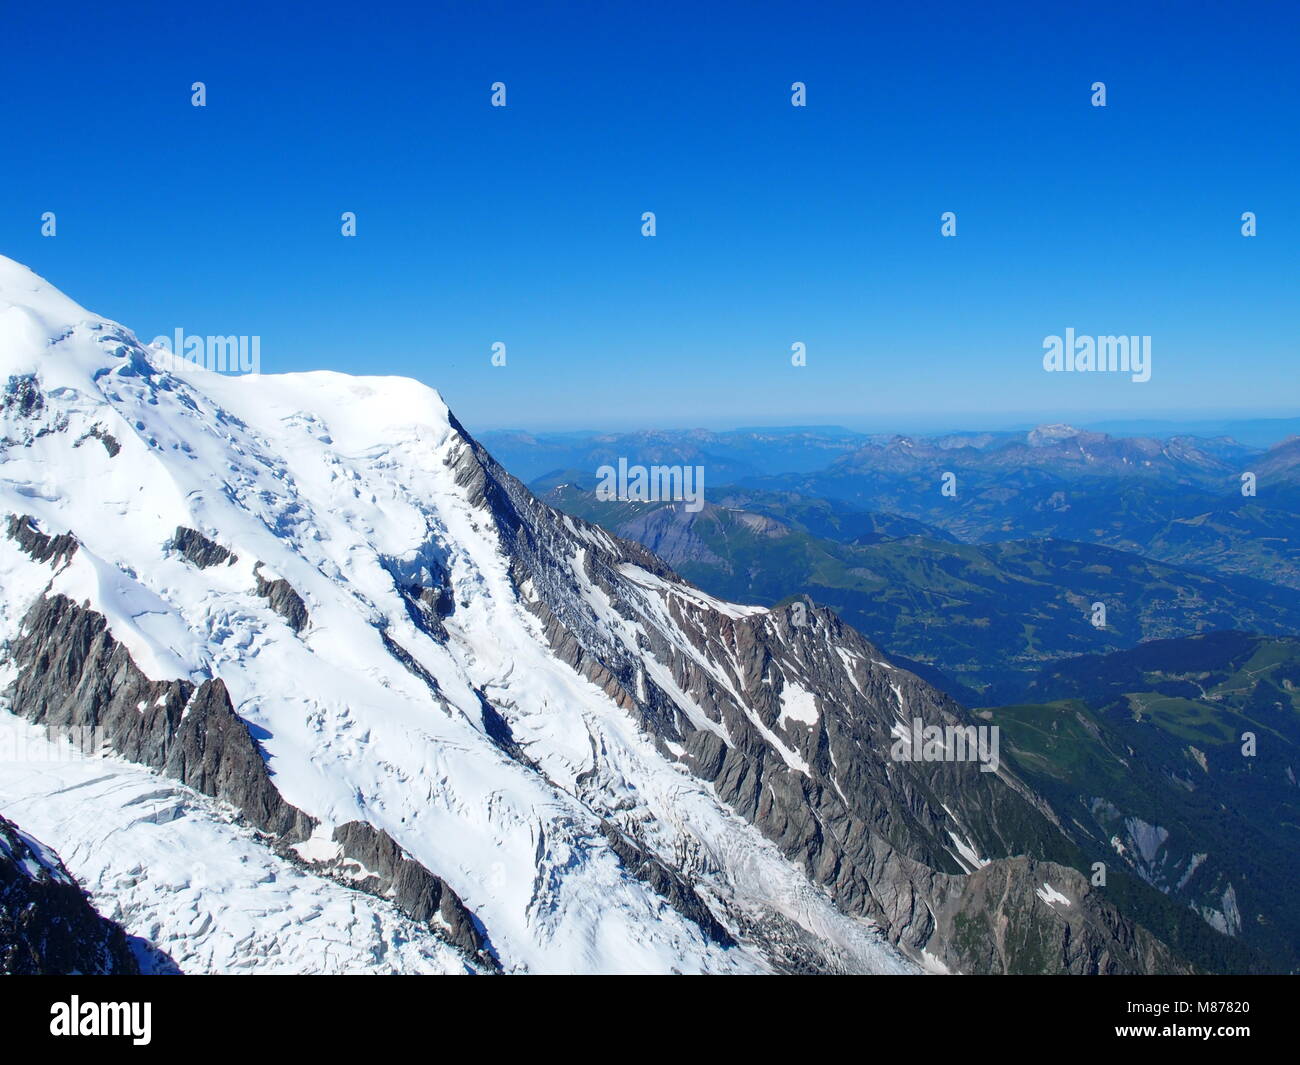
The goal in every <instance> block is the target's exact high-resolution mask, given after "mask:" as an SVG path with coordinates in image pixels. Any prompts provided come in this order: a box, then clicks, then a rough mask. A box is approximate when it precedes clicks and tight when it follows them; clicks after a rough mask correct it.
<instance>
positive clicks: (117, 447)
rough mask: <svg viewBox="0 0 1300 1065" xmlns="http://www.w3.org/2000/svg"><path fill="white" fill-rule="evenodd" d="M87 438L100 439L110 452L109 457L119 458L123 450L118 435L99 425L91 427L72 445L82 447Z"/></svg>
mask: <svg viewBox="0 0 1300 1065" xmlns="http://www.w3.org/2000/svg"><path fill="white" fill-rule="evenodd" d="M87 440H98V441H99V442H100V443H101V444H103V445H104V450H105V451H107V452H108V457H109V458H111V459H115V458H117V456H118V454H119V453H120V452H121V450H122V445H121V444H120V443H118V440H117V437H115V436H114V435H113V434H112V433H110V432H109V431H108V430H106V429H104V428H103V427H101V426H98V425H92V426H91V427H90V429H89V430H88V431H87V432H86V434H85V436H83V437H82V438H81V439H80V440H78V441H77V442H76V443H75V444H73V445H72V446H73V447H81V445H82V444H84V443H85V442H86V441H87Z"/></svg>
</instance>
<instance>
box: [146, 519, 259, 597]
mask: <svg viewBox="0 0 1300 1065" xmlns="http://www.w3.org/2000/svg"><path fill="white" fill-rule="evenodd" d="M166 549H167V550H168V551H179V552H180V553H181V554H182V555H184V556H185V557H186V558H187V559H189V561H190V562H191V563H192V564H193V565H195V566H197V567H198V568H199V569H207V568H208V567H209V566H224V565H228V564H231V565H233V564H234V563H236V562H238V561H239V556H237V555H232V554H231V553H230V551H229V550H227V549H226V548H224V547H222V546H221V545H220V544H218V543H214V542H213V541H212V540H209V539H208V538H207V537H206V536H204V535H203V534H202V533H201V532H199V531H198V530H197V529H187V528H186V527H185V526H183V525H178V526H176V535H175V536H173V537H172V538H171V539H170V540H169V541H168V542H167V546H166ZM259 594H261V593H259Z"/></svg>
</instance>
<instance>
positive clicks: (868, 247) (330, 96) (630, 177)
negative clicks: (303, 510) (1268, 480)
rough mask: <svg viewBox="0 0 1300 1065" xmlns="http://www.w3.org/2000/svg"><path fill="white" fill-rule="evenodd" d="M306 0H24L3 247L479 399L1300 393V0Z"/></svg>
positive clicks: (1155, 407)
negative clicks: (1076, 359)
mask: <svg viewBox="0 0 1300 1065" xmlns="http://www.w3.org/2000/svg"><path fill="white" fill-rule="evenodd" d="M276 6H277V5H272V4H266V3H260V4H249V5H188V4H186V5H178V4H169V5H165V6H164V5H157V6H153V5H132V4H127V5H114V6H113V8H112V9H111V10H110V9H108V7H107V5H98V4H97V5H93V6H92V5H84V6H82V5H59V4H54V5H51V6H47V7H41V8H39V9H38V6H37V5H20V6H12V5H11V6H9V7H7V8H6V11H5V13H4V20H5V22H4V25H5V36H6V40H5V42H4V48H3V53H4V62H3V64H0V93H2V94H3V99H4V101H5V108H6V114H7V115H8V117H9V120H10V121H9V125H8V129H7V131H6V134H5V136H4V138H3V148H2V149H0V152H2V153H3V165H2V166H0V252H3V253H4V254H7V255H10V256H12V257H13V258H16V259H19V260H20V261H23V262H25V263H27V264H28V265H30V266H31V267H32V268H33V269H35V270H36V271H37V272H38V273H41V274H43V275H44V276H46V277H48V278H49V279H50V280H51V281H52V282H54V283H55V284H56V285H58V286H59V287H60V288H63V289H64V290H65V291H67V292H68V293H69V294H70V295H72V296H73V297H74V298H76V299H77V300H79V301H80V302H82V303H84V304H86V305H87V306H89V307H92V308H93V309H95V310H96V311H98V312H100V313H103V314H106V315H108V316H110V317H113V318H116V319H118V320H120V321H122V322H124V323H125V324H127V325H128V326H130V327H131V328H133V329H135V331H136V332H137V333H138V334H139V335H141V336H142V337H143V338H145V339H149V338H151V337H153V336H154V335H156V334H160V333H171V332H172V331H173V330H175V329H176V328H177V327H181V328H184V329H186V330H187V331H188V332H190V333H199V334H207V333H221V334H229V333H235V334H257V335H260V336H261V337H262V359H263V368H264V369H265V370H269V371H280V370H297V369H308V368H331V369H337V370H343V371H346V372H350V373H382V374H390V373H397V374H408V375H411V376H414V377H417V378H419V379H421V380H423V381H426V382H428V383H430V384H432V385H435V386H436V387H438V388H440V389H441V390H442V392H443V394H444V395H445V397H446V398H447V400H448V402H449V403H450V404H451V405H452V407H453V409H455V410H456V411H457V412H458V413H459V414H460V415H461V417H462V419H463V420H464V421H465V422H466V423H467V424H468V425H469V426H470V427H471V428H473V429H485V428H491V427H503V426H526V427H538V428H542V427H552V426H566V427H605V426H632V425H660V426H675V425H684V424H700V425H710V426H717V427H723V426H730V425H738V424H757V423H762V422H785V423H812V422H836V423H840V424H850V425H859V426H865V427H886V426H891V425H896V426H897V427H899V428H915V427H916V426H917V425H919V424H933V425H934V426H935V427H940V426H945V425H950V424H951V425H958V424H960V425H967V426H974V425H985V424H997V423H999V422H1011V421H1024V420H1026V419H1028V420H1049V419H1055V418H1060V417H1073V418H1076V419H1079V420H1081V419H1083V418H1086V417H1100V416H1108V415H1109V416H1114V415H1120V414H1122V415H1125V416H1128V415H1132V416H1148V415H1156V416H1168V415H1171V414H1176V415H1184V414H1192V413H1207V412H1214V413H1218V412H1241V411H1248V412H1258V413H1261V414H1294V413H1296V412H1297V411H1298V410H1300V385H1297V380H1298V377H1300V375H1297V365H1298V364H1300V294H1298V291H1297V290H1298V287H1300V166H1298V165H1297V164H1298V163H1300V149H1298V148H1297V132H1300V73H1298V72H1297V64H1296V41H1297V39H1298V38H1300V33H1298V32H1297V31H1298V30H1300V15H1298V14H1297V5H1294V4H1291V3H1286V4H1283V3H1276V4H1273V3H1270V4H1248V5H1237V4H1233V5H1225V4H1202V3H1169V4H1141V3H1139V4H1116V5H1109V4H1091V3H1090V4H1071V5H1069V6H1068V8H1066V9H1064V10H1057V11H1049V10H1046V9H1047V8H1056V7H1059V6H1060V5H1055V4H1051V5H1043V4H1024V5H1020V4H996V3H993V4H979V5H963V6H962V7H961V8H958V7H956V6H955V5H954V6H949V5H934V4H924V3H922V4H908V5H890V6H889V7H888V8H887V9H884V10H879V11H876V10H871V9H870V8H869V7H868V6H865V5H861V4H843V5H831V4H807V3H804V4H794V3H782V4H771V3H762V2H757V3H755V2H746V3H738V4H713V5H708V8H707V10H701V9H700V5H697V4H680V5H679V4H655V5H653V6H650V5H617V4H605V3H601V4H596V3H565V4H540V5H528V8H527V9H522V7H523V6H522V5H513V4H502V3H492V2H484V0H463V2H456V3H432V4H429V5H425V6H423V7H419V8H416V7H415V6H412V7H411V8H410V9H409V10H402V11H400V12H399V11H397V10H388V11H386V10H385V9H384V8H383V7H382V6H381V5H373V4H371V5H346V6H343V5H331V4H329V3H324V4H314V5H311V6H310V7H303V8H302V9H301V10H294V11H277V10H276ZM196 80H202V81H204V82H206V84H207V87H208V106H207V107H206V108H204V109H196V108H193V107H191V106H190V85H191V83H192V82H194V81H196ZM496 80H501V81H504V82H506V84H507V86H508V94H509V96H508V99H509V106H508V107H506V108H505V109H497V108H492V107H490V106H489V86H490V84H491V83H492V82H493V81H496ZM796 80H802V81H804V82H806V83H807V85H808V106H807V108H805V109H796V108H793V107H791V106H790V99H789V98H790V84H791V82H793V81H796ZM1095 80H1102V81H1105V82H1106V84H1107V87H1108V98H1109V106H1107V107H1106V108H1104V109H1102V108H1094V107H1092V106H1090V104H1089V97H1090V88H1089V87H1090V85H1091V83H1092V82H1093V81H1095ZM345 210H351V211H355V212H357V215H358V218H359V223H358V228H359V235H358V236H357V237H356V238H355V239H345V238H343V237H342V236H340V235H339V224H340V223H339V215H340V214H341V212H343V211H345ZM648 210H649V211H655V212H656V213H657V216H658V227H659V233H658V236H656V237H654V238H653V239H647V238H644V237H642V236H641V234H640V216H641V212H642V211H648ZM948 210H951V211H955V212H957V215H958V236H957V237H956V238H955V239H943V238H941V237H940V235H939V216H940V214H941V212H943V211H948ZM1247 210H1250V211H1254V212H1256V214H1257V215H1258V218H1259V236H1257V237H1255V238H1253V239H1246V238H1243V237H1242V236H1241V235H1240V232H1239V226H1240V222H1239V218H1240V215H1241V213H1242V212H1243V211H1247ZM43 211H55V212H56V213H57V215H58V225H59V234H58V236H57V237H56V238H54V239H46V238H42V237H41V236H40V232H39V228H40V215H41V213H42V212H43ZM1067 326H1072V327H1074V328H1075V329H1076V330H1077V331H1078V332H1080V333H1094V334H1109V333H1123V334H1150V335H1151V336H1152V338H1153V339H1152V346H1153V354H1154V367H1153V369H1154V372H1153V375H1152V380H1151V381H1150V382H1149V383H1147V384H1134V383H1132V382H1130V381H1129V380H1128V378H1127V377H1123V376H1116V375H1100V374H1094V375H1091V376H1080V375H1073V374H1071V375H1066V374H1047V373H1045V372H1044V371H1043V370H1042V368H1041V357H1042V340H1043V337H1044V336H1045V335H1047V334H1052V333H1063V332H1064V330H1065V328H1066V327H1067ZM494 341H503V342H505V343H506V344H507V346H508V352H509V360H508V366H507V367H505V368H504V369H502V368H493V367H492V366H491V365H490V364H489V355H490V347H491V344H492V343H493V342H494ZM794 341H803V342H804V343H805V344H807V347H808V365H807V366H806V367H803V368H799V369H796V368H793V367H791V366H790V360H789V352H790V345H791V343H792V342H794Z"/></svg>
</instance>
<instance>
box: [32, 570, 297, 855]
mask: <svg viewBox="0 0 1300 1065" xmlns="http://www.w3.org/2000/svg"><path fill="white" fill-rule="evenodd" d="M22 632H23V635H22V636H21V637H20V638H19V639H18V640H16V641H15V642H14V645H13V647H12V649H11V653H12V655H13V659H14V662H15V664H16V665H17V666H18V676H17V678H16V679H15V680H14V682H13V684H12V685H11V687H10V688H9V691H8V692H7V694H8V696H9V698H10V700H11V702H12V706H13V710H14V712H15V713H16V714H19V715H20V716H22V717H25V718H27V719H28V720H29V721H33V722H35V723H37V724H42V725H47V726H48V725H56V726H64V727H73V726H75V727H83V728H84V727H91V728H100V729H102V730H103V734H104V738H105V740H106V742H107V743H108V744H109V746H110V747H111V748H112V749H113V750H114V751H116V752H117V753H118V754H120V755H122V756H123V757H125V758H128V759H130V760H131V761H133V762H140V763H142V764H144V765H147V766H151V767H152V768H154V769H158V770H161V771H162V772H164V773H166V774H167V775H168V776H171V777H174V778H175V779H177V780H179V781H181V782H182V783H183V784H186V785H188V786H189V787H192V788H194V789H195V790H196V791H199V792H202V793H203V794H205V795H211V796H212V797H213V798H216V799H221V800H223V801H225V802H228V803H230V804H231V805H232V806H234V807H235V808H236V809H238V810H240V811H241V812H242V813H243V814H244V816H245V817H246V818H247V819H248V821H249V823H250V824H252V825H253V826H254V827H256V828H258V829H261V830H262V831H263V832H268V833H270V834H271V835H273V836H276V837H284V838H286V839H290V840H293V841H298V840H303V839H306V838H307V837H308V836H309V835H311V831H312V827H313V824H312V821H311V819H310V818H309V817H307V815H306V814H304V813H302V811H301V810H297V809H295V808H294V807H292V806H290V805H289V804H288V803H286V802H285V801H284V800H283V799H282V798H281V797H280V794H279V792H278V791H276V789H275V786H274V785H273V784H272V783H271V778H270V774H269V773H268V772H267V769H266V762H265V760H264V759H263V758H262V754H261V751H260V750H259V749H258V747H257V744H256V742H255V741H254V740H253V737H252V736H251V735H250V734H249V731H248V726H247V725H246V724H245V723H244V721H243V720H242V719H241V718H240V717H238V716H237V715H236V714H235V711H234V707H233V706H231V703H230V696H229V694H228V693H227V691H226V686H225V684H224V683H223V682H222V681H220V680H205V681H204V682H203V683H202V684H200V685H198V686H197V687H195V685H193V684H191V683H190V682H188V681H184V680H171V681H151V680H149V679H148V678H147V677H146V676H145V675H144V674H143V673H141V672H140V670H139V669H138V668H137V667H136V665H135V663H134V662H133V661H132V660H131V656H130V654H129V653H128V652H127V650H126V648H125V647H123V646H122V645H121V644H119V643H118V642H117V641H116V640H115V639H114V638H113V636H112V635H111V634H110V633H109V631H108V625H107V623H106V622H105V620H104V617H103V615H101V614H98V613H96V612H95V611H92V610H88V609H86V608H85V607H81V606H78V605H77V604H76V603H74V602H73V601H72V600H71V599H69V598H67V597H66V596H63V595H51V596H43V597H41V598H40V599H38V600H37V601H36V602H35V603H33V604H32V607H31V609H30V610H29V611H28V612H27V615H26V616H25V617H24V619H23V629H22Z"/></svg>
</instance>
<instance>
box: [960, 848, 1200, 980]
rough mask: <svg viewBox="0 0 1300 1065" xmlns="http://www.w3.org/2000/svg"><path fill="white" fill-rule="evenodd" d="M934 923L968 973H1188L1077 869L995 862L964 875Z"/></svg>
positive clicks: (1029, 861) (1024, 861)
mask: <svg viewBox="0 0 1300 1065" xmlns="http://www.w3.org/2000/svg"><path fill="white" fill-rule="evenodd" d="M1026 900H1028V904H1027V905H1026ZM939 921H940V933H941V934H942V935H943V937H944V939H945V941H946V942H948V943H949V945H950V946H949V952H948V953H949V957H950V958H951V959H952V960H954V961H955V962H956V964H957V966H958V967H959V968H960V970H961V971H962V972H966V973H1019V974H1036V973H1068V974H1071V975H1075V976H1119V975H1124V974H1131V973H1191V972H1192V971H1193V969H1192V967H1191V966H1190V965H1188V964H1187V963H1186V962H1185V961H1183V960H1182V959H1180V958H1179V957H1178V956H1177V955H1176V954H1175V953H1174V951H1172V950H1170V949H1169V948H1168V947H1167V946H1166V945H1165V944H1164V943H1162V942H1161V941H1160V940H1159V939H1157V938H1156V937H1155V936H1154V935H1152V934H1151V933H1150V932H1148V931H1147V930H1146V929H1145V928H1143V927H1142V926H1141V925H1139V924H1138V923H1137V922H1135V921H1132V920H1129V919H1128V918H1125V917H1124V916H1123V915H1121V914H1120V913H1119V911H1118V910H1117V909H1116V908H1115V907H1114V906H1113V905H1112V904H1111V903H1110V902H1109V901H1107V900H1106V899H1105V897H1104V892H1102V891H1098V890H1096V889H1094V888H1093V887H1092V886H1091V885H1090V883H1089V881H1088V878H1087V877H1085V876H1083V875H1082V874H1080V873H1079V872H1078V871H1077V870H1075V869H1068V868H1065V867H1062V866H1059V865H1056V864H1054V863H1051V862H1037V861H1034V860H1033V859H1031V858H1010V859H1006V860H1004V861H999V862H992V863H990V864H989V865H986V866H984V867H983V868H982V869H979V870H977V871H976V872H975V873H973V874H972V875H971V876H969V877H966V878H965V879H964V881H963V883H962V884H961V885H960V891H959V892H954V893H953V894H952V895H950V897H949V901H948V904H947V906H946V907H945V908H944V910H942V911H941V912H940V914H939Z"/></svg>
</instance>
